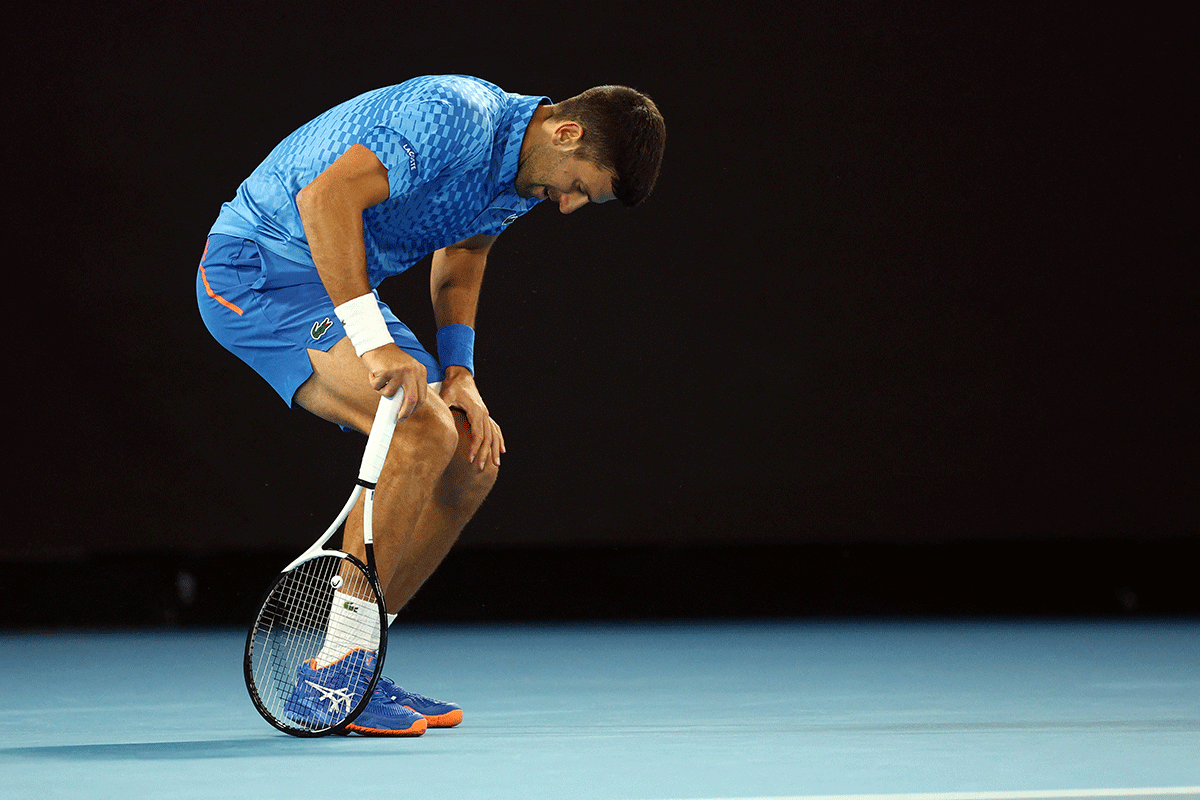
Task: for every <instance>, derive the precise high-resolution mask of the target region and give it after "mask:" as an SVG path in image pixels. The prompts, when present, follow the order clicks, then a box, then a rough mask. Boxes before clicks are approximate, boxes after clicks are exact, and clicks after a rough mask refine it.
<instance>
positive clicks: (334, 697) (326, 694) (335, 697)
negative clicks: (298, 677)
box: [305, 681, 354, 714]
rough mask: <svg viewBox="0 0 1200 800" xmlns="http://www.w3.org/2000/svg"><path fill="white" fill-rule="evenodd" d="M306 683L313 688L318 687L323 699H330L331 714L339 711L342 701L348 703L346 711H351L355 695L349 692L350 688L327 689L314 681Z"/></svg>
mask: <svg viewBox="0 0 1200 800" xmlns="http://www.w3.org/2000/svg"><path fill="white" fill-rule="evenodd" d="M305 683H307V684H308V685H309V686H311V687H312V688H314V689H316V690H317V692H318V693H320V695H321V699H322V700H328V701H329V713H330V714H336V713H338V708H340V707H341V705H342V703H345V704H346V713H347V714H349V713H350V703H351V701H352V700H354V695H352V694H351V693H350V692H349V690H347V689H326V688H325V687H324V686H321V685H320V684H316V683H313V682H312V681H305Z"/></svg>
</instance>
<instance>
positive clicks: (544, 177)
mask: <svg viewBox="0 0 1200 800" xmlns="http://www.w3.org/2000/svg"><path fill="white" fill-rule="evenodd" d="M612 182H613V174H612V173H611V172H609V171H608V170H604V169H601V168H600V167H598V166H596V165H595V164H593V163H592V162H591V161H587V160H586V159H582V158H578V157H576V156H575V155H574V154H573V149H572V150H564V149H562V148H559V147H555V146H554V145H552V144H544V145H542V146H540V147H537V148H535V149H534V150H533V152H531V153H530V154H529V156H528V157H527V158H526V159H525V160H524V161H522V162H521V165H520V166H519V167H518V168H517V179H516V181H515V187H516V190H517V194H518V195H520V196H521V197H525V198H530V197H533V198H537V199H538V200H549V201H551V202H553V203H555V204H557V205H558V210H559V211H561V212H562V213H564V214H570V213H571V212H572V211H575V210H576V209H579V208H582V207H583V206H585V205H587V204H588V203H607V202H608V201H609V200H612V199H614V198H613V191H612Z"/></svg>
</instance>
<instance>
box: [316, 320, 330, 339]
mask: <svg viewBox="0 0 1200 800" xmlns="http://www.w3.org/2000/svg"><path fill="white" fill-rule="evenodd" d="M332 327H333V320H331V319H330V318H329V317H326V318H325V319H323V320H321V321H320V322H314V323H313V326H312V337H313V340H314V341H315V340H317V339H320V338H321V337H322V336H324V335H325V334H326V333H328V332H329V329H330V328H332Z"/></svg>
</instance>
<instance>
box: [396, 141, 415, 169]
mask: <svg viewBox="0 0 1200 800" xmlns="http://www.w3.org/2000/svg"><path fill="white" fill-rule="evenodd" d="M400 147H401V149H403V150H404V152H405V154H406V155H408V171H409V172H416V171H417V151H416V150H414V149H413V146H412V145H411V144H409V143H408V142H406V141H404V140H403V139H401V140H400Z"/></svg>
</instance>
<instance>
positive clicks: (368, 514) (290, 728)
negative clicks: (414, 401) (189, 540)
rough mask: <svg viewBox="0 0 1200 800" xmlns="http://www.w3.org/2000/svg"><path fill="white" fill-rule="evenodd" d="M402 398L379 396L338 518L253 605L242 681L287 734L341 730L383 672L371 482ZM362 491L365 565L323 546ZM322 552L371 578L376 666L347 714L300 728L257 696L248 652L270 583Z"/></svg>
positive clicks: (383, 628) (382, 613)
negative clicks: (332, 722)
mask: <svg viewBox="0 0 1200 800" xmlns="http://www.w3.org/2000/svg"><path fill="white" fill-rule="evenodd" d="M403 400H404V391H403V390H400V391H398V392H396V394H395V396H393V397H381V398H380V400H379V406H378V407H377V408H376V410H375V420H374V422H373V423H372V425H371V432H370V434H369V435H368V436H367V445H366V447H365V448H364V451H363V457H362V463H361V464H360V465H359V470H358V478H357V479H356V480H355V485H354V490H353V491H352V492H351V493H350V497H349V499H348V500H346V504H345V505H344V506H342V510H341V511H340V512H339V513H338V515H337V517H336V518H335V519H334V520H333V522H332V523H331V524H330V525H329V527H328V528H326V529H325V532H324V533H322V534H321V535H320V537H318V538H317V540H316V541H315V542H313V543H312V545H310V546H309V548H308V549H307V550H305V551H304V552H303V553H301V554H300V555H299V556H297V557H296V559H295V560H294V561H292V562H291V563H290V564H288V565H287V566H286V567H284V568H283V569H282V570H281V571H280V573H279V575H277V576H276V577H275V580H273V581H272V582H271V585H270V586H269V587H268V588H267V591H266V592H265V593H264V594H263V597H262V600H261V601H259V604H258V613H257V614H256V616H255V619H254V622H253V623H252V624H251V626H250V630H249V632H248V633H247V635H246V649H245V653H244V657H243V660H242V669H243V674H244V676H245V680H246V689H247V691H248V692H249V693H250V699H251V701H252V702H253V703H254V707H255V708H256V709H257V710H258V712H259V714H261V715H262V717H263V718H264V719H265V720H266V721H267V722H269V723H270V724H271V725H272V726H274V727H275V728H277V729H278V730H281V731H283V732H284V733H287V734H291V735H292V736H300V737H316V736H327V735H329V734H331V733H341V732H344V731H345V730H346V726H348V725H350V724H351V723H352V722H354V720H355V719H357V718H358V715H359V714H361V713H362V711H363V709H365V708H366V707H367V703H368V702H370V699H371V695H372V694H373V693H374V691H375V685H376V684H377V683H378V682H379V676H380V675H381V674H382V671H383V659H384V656H385V655H386V653H387V628H388V626H387V603H386V601H385V598H384V594H383V587H382V586H381V585H380V582H379V573H378V571H377V568H376V565H375V536H374V525H373V513H372V512H373V510H374V505H375V487H376V483H377V482H378V480H379V475H380V473H382V472H383V465H384V463H385V462H386V460H387V453H388V448H389V446H390V445H391V441H392V434H393V433H394V432H395V428H396V415H397V413H398V412H399V410H400V404H401V403H402V402H403ZM364 491H365V492H366V493H367V494H366V498H365V501H364V503H363V544H364V545H365V549H366V556H367V563H366V564H365V565H364V564H363V562H362V561H360V560H359V559H357V558H355V557H354V556H353V555H351V554H350V553H347V552H344V551H342V550H333V549H326V548H325V544H326V543H327V542H328V541H329V540H330V539H331V538H333V535H334V534H335V533H337V531H338V530H339V529H340V528H341V527H342V525H343V524H344V523H345V522H346V519H347V518H348V517H349V516H350V512H351V511H352V510H353V509H354V506H355V504H356V503H357V502H358V498H359V497H360V496H361V495H362V493H363V492H364ZM321 556H336V557H338V558H341V559H343V560H346V561H349V562H350V563H352V564H354V565H355V566H357V567H358V568H359V569H360V570H362V571H363V572H364V573H365V574H366V576H367V579H368V580H369V581H370V583H371V588H372V590H373V591H374V592H375V597H376V599H377V602H376V603H375V607H376V611H377V612H378V614H379V648H378V650H377V652H376V656H375V670H374V672H373V674H372V675H371V680H370V683H369V684H368V686H367V688H366V691H364V692H363V696H362V697H361V698H359V701H358V703H356V704H355V706H354V708H352V709H351V710H350V712H349V713H348V714H347V715H346V718H345V719H343V720H342V721H341V722H339V723H337V724H336V725H331V726H328V727H324V728H303V727H300V726H298V725H296V724H293V723H289V722H287V721H285V720H280V719H278V718H277V717H276V716H275V714H273V713H272V712H271V711H270V710H269V709H268V708H267V705H266V703H264V702H263V700H262V698H261V697H260V696H259V693H258V687H257V685H256V682H255V679H254V658H253V657H252V654H253V648H254V643H255V639H256V634H257V633H258V623H259V620H261V619H262V617H263V612H264V611H265V610H266V604H267V601H268V600H269V599H270V597H271V595H272V594H273V593H274V591H275V587H276V586H277V585H278V584H279V583H280V581H282V580H284V579H285V578H286V577H287V575H288V573H290V572H291V571H292V570H294V569H296V568H297V567H298V566H300V565H301V564H304V563H305V562H307V561H311V560H312V559H314V558H318V557H321Z"/></svg>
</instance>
